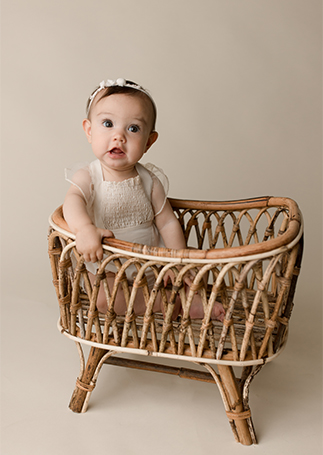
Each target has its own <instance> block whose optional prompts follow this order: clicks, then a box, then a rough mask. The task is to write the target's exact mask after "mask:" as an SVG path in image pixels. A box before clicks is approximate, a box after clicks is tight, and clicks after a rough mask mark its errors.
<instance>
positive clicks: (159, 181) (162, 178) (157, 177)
mask: <svg viewBox="0 0 323 455" xmlns="http://www.w3.org/2000/svg"><path fill="white" fill-rule="evenodd" d="M144 166H145V168H146V169H148V171H149V172H150V174H151V177H152V180H153V187H152V200H151V202H152V205H153V209H154V212H155V217H156V216H157V215H159V214H160V213H161V212H162V210H163V208H164V207H165V204H166V201H167V195H168V190H169V181H168V178H167V176H166V174H165V173H164V171H163V170H162V169H160V168H159V167H157V166H155V165H154V164H151V163H147V164H144Z"/></svg>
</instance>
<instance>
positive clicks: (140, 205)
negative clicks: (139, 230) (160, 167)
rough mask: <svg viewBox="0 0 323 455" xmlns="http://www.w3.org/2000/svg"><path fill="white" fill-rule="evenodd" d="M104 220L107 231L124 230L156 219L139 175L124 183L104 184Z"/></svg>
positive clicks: (107, 182)
mask: <svg viewBox="0 0 323 455" xmlns="http://www.w3.org/2000/svg"><path fill="white" fill-rule="evenodd" d="M103 200H105V204H104V205H103V206H102V220H103V223H104V227H105V228H106V229H111V230H112V231H113V229H122V228H126V227H134V226H138V225H140V224H144V223H146V222H147V221H151V220H153V219H154V211H153V208H152V205H151V202H150V201H149V200H148V198H147V196H146V193H145V190H144V187H143V185H142V181H141V178H140V176H139V175H137V176H136V177H134V178H131V179H127V180H124V181H122V182H109V181H104V182H103Z"/></svg>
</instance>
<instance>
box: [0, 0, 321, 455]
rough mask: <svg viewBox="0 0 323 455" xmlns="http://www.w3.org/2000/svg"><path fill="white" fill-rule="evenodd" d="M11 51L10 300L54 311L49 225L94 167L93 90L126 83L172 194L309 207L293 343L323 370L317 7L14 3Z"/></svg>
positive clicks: (5, 13) (212, 2)
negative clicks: (71, 170)
mask: <svg viewBox="0 0 323 455" xmlns="http://www.w3.org/2000/svg"><path fill="white" fill-rule="evenodd" d="M2 47H3V48H2V162H1V170H2V201H1V208H2V221H3V227H2V241H3V243H2V292H3V299H2V300H3V304H4V305H6V302H7V301H8V300H7V299H8V298H9V297H8V296H9V295H10V299H9V300H12V301H14V299H15V298H16V299H17V301H19V302H24V301H25V300H26V301H28V302H29V301H30V302H31V301H36V302H38V303H40V304H41V305H44V306H48V307H52V306H53V305H55V295H54V291H53V288H52V284H51V276H50V271H49V264H48V259H47V244H46V242H47V239H46V234H47V218H48V215H49V214H50V213H51V211H53V210H54V209H55V208H56V207H57V206H58V205H60V204H61V203H62V201H63V198H64V194H65V192H66V190H67V184H66V183H65V182H64V175H63V171H64V167H65V166H69V165H71V164H72V163H74V162H76V161H87V160H91V159H92V155H91V150H90V148H89V145H88V143H87V141H86V139H85V136H84V133H83V131H82V127H81V122H82V119H83V116H84V108H85V103H86V99H87V97H88V95H89V94H90V92H91V91H92V89H93V88H94V87H95V86H96V85H97V84H98V83H99V82H100V81H101V80H102V79H107V78H109V79H115V78H118V77H125V78H128V79H132V80H134V81H136V82H138V83H140V84H141V85H143V86H144V87H146V88H148V89H149V90H150V92H151V93H152V95H153V97H154V98H155V100H156V104H157V107H158V123H157V126H158V128H157V129H158V131H159V134H160V137H159V139H158V141H157V143H156V144H155V145H154V146H153V148H152V149H151V150H150V151H149V155H147V160H148V161H151V162H154V163H155V164H157V165H159V166H160V167H162V168H163V169H164V170H165V171H166V173H167V174H168V176H169V178H170V183H171V186H170V196H172V197H179V198H186V199H191V198H192V199H208V200H229V199H240V198H247V197H253V196H261V195H278V196H288V197H291V198H293V199H295V200H296V201H297V202H298V203H299V205H300V208H301V210H302V212H303V215H304V219H305V233H306V248H305V257H304V262H303V269H302V273H301V277H300V281H299V287H298V292H297V296H296V306H295V314H294V320H293V324H294V330H295V332H292V334H293V333H294V338H293V335H292V336H291V340H290V343H291V345H293V343H296V340H298V341H299V343H300V345H299V346H303V347H304V346H306V345H308V346H309V348H310V352H311V353H312V354H309V355H313V356H314V357H315V355H316V356H318V357H317V358H318V359H319V360H318V361H319V362H320V354H319V351H318V350H319V349H320V347H321V340H320V337H319V334H320V330H321V306H322V301H321V280H322V268H321V265H322V264H321V259H322V255H321V236H322V231H321V229H322V226H321V207H322V204H321V202H322V201H321V197H322V186H321V177H322V168H321V159H322V154H321V2H320V1H319V0H307V1H304V0H225V1H224V0H202V1H194V0H163V1H157V0H137V1H130V0H119V1H111V0H102V1H100V0H91V1H85V0H78V1H71V0H56V1H48V0H28V1H25V0H3V1H2ZM21 304H23V303H21ZM19 309H20V307H19V305H17V308H16V311H17V313H16V314H17V315H18V314H19ZM306 318H308V321H307V322H306ZM36 319H37V316H36ZM304 321H305V323H304ZM2 322H3V324H4V327H5V328H7V327H8V320H7V319H5V318H2ZM51 323H52V324H53V326H54V325H55V321H54V320H53V321H51ZM293 324H292V327H293ZM304 324H305V328H306V329H308V330H309V332H308V333H307V334H305V335H304V332H303V331H301V328H302V327H303V325H304ZM25 329H26V331H27V332H28V331H29V330H31V328H30V327H28V325H27V326H26V328H25ZM296 334H297V336H296ZM315 347H316V348H317V349H318V350H316V351H315ZM290 349H292V348H290ZM313 349H314V351H313ZM314 353H316V354H314ZM299 405H300V403H299ZM300 406H301V405H300ZM229 437H230V436H229ZM8 453H9V452H8ZM10 453H11V452H10ZM12 453H13V452H12ZM44 453H45V452H44ZM47 453H48V452H47ZM286 453H287V452H286ZM295 453H296V452H295Z"/></svg>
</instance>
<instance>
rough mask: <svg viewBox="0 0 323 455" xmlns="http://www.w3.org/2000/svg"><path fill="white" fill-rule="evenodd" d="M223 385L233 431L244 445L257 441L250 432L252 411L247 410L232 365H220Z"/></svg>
mask: <svg viewBox="0 0 323 455" xmlns="http://www.w3.org/2000/svg"><path fill="white" fill-rule="evenodd" d="M218 371H219V375H220V377H221V382H222V386H223V389H224V392H225V394H226V397H227V400H228V403H229V406H230V411H229V412H227V415H228V418H229V420H230V424H231V426H232V429H233V432H234V433H235V435H236V437H237V439H238V441H239V442H240V443H241V444H243V445H251V444H253V443H256V442H257V441H256V439H255V435H254V434H253V431H252V432H250V427H249V425H248V421H247V419H248V420H250V421H251V417H250V411H249V410H245V409H244V406H243V402H242V397H241V393H240V390H239V386H238V384H237V381H236V378H235V375H234V372H233V369H232V367H231V366H224V365H218Z"/></svg>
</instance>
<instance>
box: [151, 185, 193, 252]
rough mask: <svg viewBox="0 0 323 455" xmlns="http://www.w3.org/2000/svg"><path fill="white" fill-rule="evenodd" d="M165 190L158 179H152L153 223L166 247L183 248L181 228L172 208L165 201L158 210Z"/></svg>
mask: <svg viewBox="0 0 323 455" xmlns="http://www.w3.org/2000/svg"><path fill="white" fill-rule="evenodd" d="M165 197H166V196H165V192H164V188H163V186H162V184H161V183H160V181H159V180H156V179H154V186H153V191H152V204H153V207H154V210H155V213H156V212H157V215H156V217H155V223H156V226H157V229H158V231H159V232H160V235H161V236H162V238H163V241H164V244H165V246H166V248H174V249H185V248H186V243H185V238H184V234H183V231H182V228H181V226H180V224H179V222H178V220H177V218H176V216H175V214H174V212H173V209H172V207H171V205H170V203H169V202H168V200H167V201H166V203H165V205H164V207H163V209H162V210H161V211H160V212H159V210H160V207H162V205H163V203H164V201H165Z"/></svg>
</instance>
